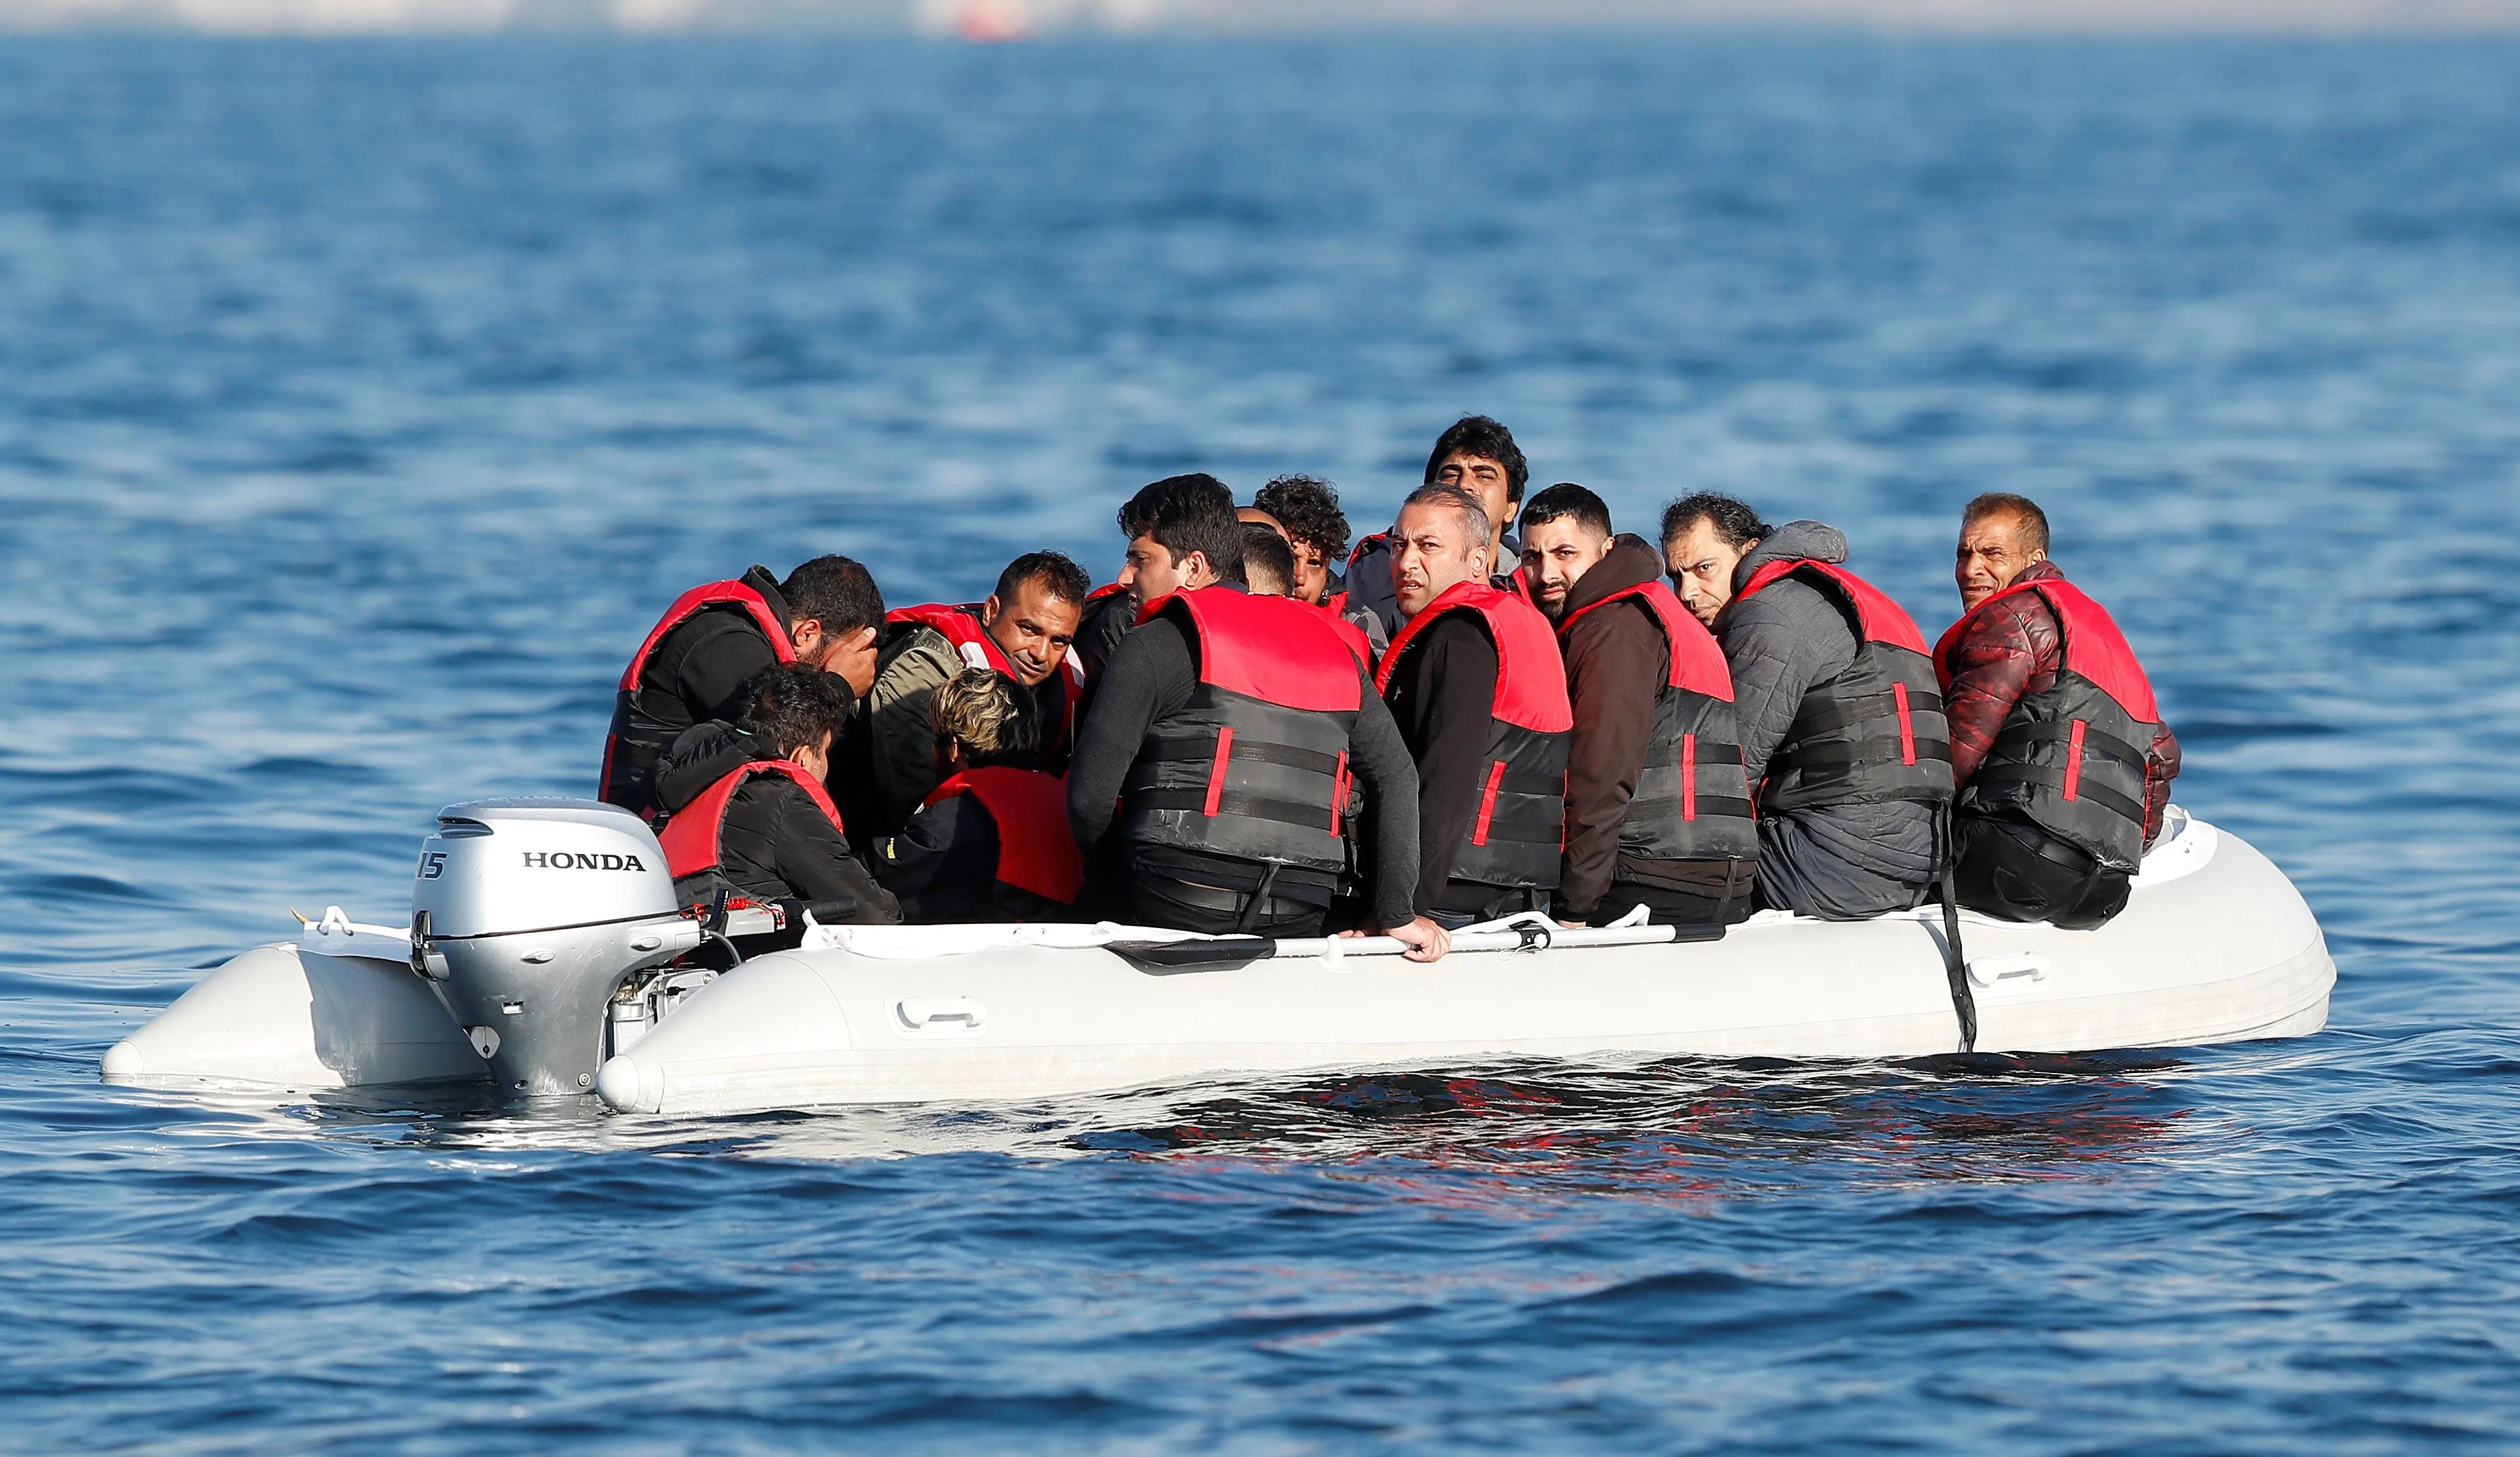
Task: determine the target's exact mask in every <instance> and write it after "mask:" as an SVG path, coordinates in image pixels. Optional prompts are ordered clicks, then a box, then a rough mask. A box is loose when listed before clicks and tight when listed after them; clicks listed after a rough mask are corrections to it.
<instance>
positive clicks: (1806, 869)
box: [1664, 498, 1952, 921]
mask: <svg viewBox="0 0 2520 1457" xmlns="http://www.w3.org/2000/svg"><path fill="white" fill-rule="evenodd" d="M1719 499H1721V498H1719ZM1733 504H1734V505H1738V503H1737V502H1735V503H1733ZM1686 506H1688V503H1687V502H1682V503H1676V505H1675V509H1674V512H1673V513H1672V515H1671V516H1669V517H1667V518H1666V519H1665V522H1664V532H1665V539H1666V540H1667V541H1676V542H1679V543H1682V544H1683V545H1682V549H1680V550H1678V551H1677V553H1676V554H1671V555H1670V556H1669V559H1670V560H1672V561H1674V562H1677V563H1679V564H1680V565H1682V566H1683V567H1684V568H1687V569H1688V571H1687V572H1686V573H1685V574H1686V575H1687V576H1688V582H1687V583H1686V585H1685V586H1684V591H1685V592H1687V591H1699V592H1702V593H1703V594H1704V596H1705V597H1707V598H1712V597H1714V596H1715V595H1716V594H1717V593H1719V592H1720V593H1721V594H1722V596H1721V601H1720V602H1719V603H1718V604H1717V606H1716V609H1715V612H1714V614H1713V615H1714V617H1715V623H1714V627H1715V637H1716V641H1717V642H1718V643H1720V644H1722V646H1723V648H1724V657H1725V660H1726V662H1727V663H1728V664H1729V665H1730V667H1731V668H1732V673H1733V716H1734V719H1735V722H1736V724H1737V725H1738V727H1739V729H1740V733H1741V756H1742V767H1743V769H1744V770H1745V771H1746V772H1747V773H1748V775H1749V779H1750V782H1751V783H1752V784H1755V785H1757V786H1758V787H1759V900H1760V903H1761V904H1763V905H1769V906H1778V907H1782V908H1784V909H1787V910H1791V911H1794V912H1796V913H1798V914H1801V915H1806V916H1818V917H1821V918H1823V919H1824V920H1832V921H1854V920H1861V919H1864V918H1866V917H1868V916H1875V915H1879V914H1881V913H1882V912H1884V911H1898V910H1906V909H1909V908H1911V907H1913V906H1915V905H1917V904H1919V903H1921V902H1922V901H1923V899H1924V898H1925V895H1926V894H1927V892H1928V891H1929V890H1930V889H1931V888H1933V886H1934V883H1935V881H1936V878H1937V877H1938V876H1939V875H1940V874H1941V871H1942V834H1941V832H1942V828H1943V818H1944V816H1945V814H1946V813H1947V812H1948V811H1949V808H1950V805H1951V800H1952V770H1951V747H1950V743H1949V734H1948V732H1947V730H1946V729H1945V728H1944V724H1943V701H1942V690H1941V686H1940V684H1939V683H1937V681H1936V680H1935V677H1934V664H1933V660H1932V659H1931V658H1930V657H1929V656H1928V654H1927V653H1926V650H1925V639H1924V635H1923V634H1922V633H1920V632H1918V631H1917V630H1916V624H1915V621H1914V619H1913V618H1911V617H1910V616H1909V615H1908V614H1907V612H1906V611H1905V610H1904V609H1902V608H1901V607H1900V606H1899V605H1898V604H1897V603H1896V602H1893V601H1892V600H1891V599H1890V598H1889V597H1888V596H1887V595H1886V594H1884V593H1883V592H1882V591H1881V590H1880V589H1879V588H1877V587H1874V586H1873V585H1872V584H1871V583H1869V582H1867V581H1866V580H1864V579H1863V578H1862V577H1860V576H1857V575H1856V574H1855V573H1854V572H1852V571H1849V570H1847V569H1846V567H1845V565H1844V564H1845V562H1846V538H1845V537H1844V536H1842V535H1840V534H1838V532H1837V531H1836V530H1835V529H1834V528H1832V527H1829V526H1825V525H1823V524H1820V523H1819V522H1788V523H1786V524H1784V525H1781V526H1778V527H1777V528H1776V529H1774V530H1772V531H1767V532H1764V533H1763V534H1762V535H1761V536H1759V537H1757V538H1754V539H1752V540H1751V542H1750V543H1749V545H1748V547H1747V548H1746V549H1743V548H1738V547H1735V546H1733V544H1732V543H1730V542H1729V541H1727V540H1725V539H1724V538H1725V537H1726V536H1727V534H1728V532H1727V530H1726V528H1725V526H1724V524H1722V523H1721V522H1718V521H1717V520H1715V515H1716V512H1717V511H1719V510H1721V509H1722V508H1697V509H1694V512H1693V514H1692V512H1691V511H1688V510H1682V509H1680V508H1682V507H1686ZM1744 514H1746V508H1744ZM1755 520H1756V518H1755V517H1753V518H1752V521H1753V522H1755ZM1710 542H1712V543H1713V544H1712V545H1711V546H1710V545H1709V543H1710ZM1690 543H1695V544H1696V545H1695V546H1694V547H1692V546H1690V545H1689V544H1690ZM1699 548H1704V549H1706V550H1707V551H1709V552H1711V554H1712V556H1711V560H1712V561H1713V562H1715V563H1717V564H1718V565H1719V566H1720V564H1721V563H1724V562H1728V561H1729V562H1730V563H1731V564H1732V569H1731V571H1730V573H1729V576H1726V575H1724V574H1722V573H1720V572H1718V571H1716V570H1715V569H1703V570H1701V569H1699V567H1698V563H1697V562H1696V561H1695V560H1692V559H1694V558H1696V557H1697V556H1698V549H1699ZM1692 610H1694V604H1692Z"/></svg>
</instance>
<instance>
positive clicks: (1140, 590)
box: [1076, 471, 1242, 715]
mask: <svg viewBox="0 0 2520 1457" xmlns="http://www.w3.org/2000/svg"><path fill="white" fill-rule="evenodd" d="M1219 491H1223V492H1224V493H1225V501H1226V512H1225V520H1224V522H1223V523H1221V524H1219V523H1210V524H1209V525H1208V526H1207V527H1206V528H1204V529H1205V535H1206V536H1208V537H1213V538H1214V539H1212V540H1210V539H1204V537H1203V538H1202V539H1200V540H1195V541H1194V540H1192V539H1191V538H1190V537H1189V536H1188V535H1185V534H1184V532H1185V530H1186V529H1187V527H1186V525H1185V523H1187V522H1189V521H1191V520H1193V518H1197V519H1199V520H1202V521H1203V520H1205V519H1206V518H1205V508H1204V507H1203V506H1202V505H1200V504H1199V503H1202V502H1206V501H1210V500H1212V499H1213V498H1214V496H1215V494H1216V493H1217V492H1219ZM1119 519H1120V534H1121V535H1122V536H1124V537H1126V538H1127V539H1128V543H1129V545H1128V550H1127V552H1126V554H1125V555H1124V556H1123V557H1122V558H1121V562H1120V575H1119V578H1118V579H1117V580H1116V581H1113V582H1112V583H1110V584H1109V585H1108V586H1102V587H1097V588H1095V589H1094V592H1093V594H1092V596H1091V597H1090V598H1089V599H1088V601H1087V603H1086V608H1085V617H1084V621H1083V623H1082V624H1081V625H1080V626H1079V627H1078V628H1077V635H1076V652H1077V656H1078V657H1080V658H1082V659H1084V660H1085V685H1086V696H1087V703H1086V704H1085V705H1083V706H1080V708H1079V712H1080V715H1081V713H1082V711H1083V709H1084V707H1088V706H1091V701H1092V697H1093V694H1094V693H1095V691H1096V690H1097V688H1098V687H1099V686H1100V680H1101V678H1102V668H1103V665H1104V664H1106V663H1108V662H1109V661H1110V660H1111V655H1112V654H1114V653H1116V652H1118V651H1119V649H1120V640H1121V639H1122V638H1124V637H1126V636H1128V633H1129V629H1130V628H1132V627H1134V626H1136V625H1137V622H1138V614H1139V613H1140V612H1141V611H1143V610H1145V608H1146V605H1147V604H1148V603H1149V602H1152V601H1154V600H1155V599H1156V598H1158V597H1162V596H1165V595H1167V594H1169V593H1171V592H1173V591H1174V590H1176V589H1177V588H1179V587H1180V586H1181V585H1182V584H1183V580H1184V578H1183V575H1182V573H1184V572H1185V571H1190V570H1193V567H1192V565H1191V564H1192V563H1193V560H1195V564H1196V566H1195V568H1194V570H1195V571H1196V572H1197V574H1198V584H1199V585H1200V586H1205V585H1207V584H1208V583H1210V582H1219V581H1224V580H1226V579H1227V577H1226V572H1227V571H1229V570H1230V571H1234V572H1239V571H1240V570H1241V569H1242V566H1241V563H1242V531H1241V521H1240V519H1239V517H1238V516H1237V514H1236V513H1235V510H1234V492H1233V490H1232V489H1231V488H1229V487H1228V486H1227V485H1226V483H1225V482H1224V481H1222V480H1219V479H1217V478H1215V477H1213V476H1210V475H1208V474H1207V473H1205V472H1204V471H1200V472H1193V473H1192V474H1191V475H1188V476H1167V477H1165V478H1163V479H1161V480H1158V481H1155V482H1153V483H1152V484H1150V485H1148V486H1146V487H1145V488H1144V489H1142V490H1140V491H1139V492H1138V493H1137V494H1136V495H1134V496H1131V497H1130V498H1129V499H1128V501H1127V502H1125V503H1124V504H1123V505H1122V506H1121V507H1120V513H1119ZM1158 522H1161V523H1164V524H1165V525H1164V530H1165V532H1166V533H1167V535H1168V538H1169V541H1168V542H1167V543H1158V542H1157V541H1156V540H1155V539H1154V534H1153V533H1154V528H1155V525H1156V524H1157V523H1158ZM1159 546H1160V547H1161V548H1162V549H1161V550H1158V547H1159ZM1174 546H1178V547H1179V548H1180V553H1181V554H1180V556H1179V557H1178V558H1176V557H1174V556H1173V555H1172V548H1173V547H1174ZM1219 563H1227V564H1230V566H1228V567H1226V568H1223V569H1220V568H1219V567H1218V565H1217V564H1219Z"/></svg>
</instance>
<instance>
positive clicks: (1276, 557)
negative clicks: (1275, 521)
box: [1242, 522, 1295, 597]
mask: <svg viewBox="0 0 2520 1457" xmlns="http://www.w3.org/2000/svg"><path fill="white" fill-rule="evenodd" d="M1254 577H1259V578H1262V579H1263V580H1254V579H1253V578H1254ZM1242 580H1243V582H1244V584H1246V585H1248V586H1249V587H1250V588H1251V589H1252V590H1254V591H1258V590H1260V588H1261V587H1262V586H1263V584H1264V581H1265V583H1266V584H1267V585H1269V586H1270V587H1271V588H1272V590H1271V591H1270V592H1269V594H1268V595H1270V596H1272V597H1286V596H1291V595H1292V594H1293V593H1294V590H1295V549H1294V548H1293V547H1291V546H1288V545H1287V544H1286V538H1285V537H1283V536H1281V535H1279V534H1278V528H1277V527H1275V526H1272V525H1270V524H1268V523H1266V522H1244V523H1243V524H1242Z"/></svg>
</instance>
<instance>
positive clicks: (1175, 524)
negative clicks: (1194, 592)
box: [1120, 474, 1242, 581]
mask: <svg viewBox="0 0 2520 1457" xmlns="http://www.w3.org/2000/svg"><path fill="white" fill-rule="evenodd" d="M1120 534H1121V535H1123V536H1126V537H1128V538H1129V539H1130V540H1132V541H1135V540H1137V539H1138V538H1139V537H1141V536H1152V537H1153V538H1155V545H1157V546H1160V547H1162V548H1163V549H1164V550H1165V552H1166V553H1168V554H1170V556H1171V557H1172V559H1173V565H1174V566H1175V567H1179V566H1180V565H1181V564H1182V561H1183V559H1184V558H1186V557H1188V556H1189V555H1190V554H1191V553H1193V552H1204V553H1206V554H1207V565H1208V566H1210V567H1212V568H1214V569H1216V574H1217V575H1218V576H1220V577H1222V578H1224V579H1225V580H1227V581H1240V580H1241V579H1242V523H1241V522H1240V521H1239V520H1238V519H1237V518H1236V516H1235V515H1234V492H1233V491H1232V490H1231V489H1229V488H1228V487H1227V486H1226V484H1225V482H1224V481H1222V480H1219V479H1217V478H1215V477H1213V476H1209V475H1205V474H1200V475H1194V476H1167V477H1165V478H1163V479H1161V480H1158V481H1156V482H1155V483H1154V484H1152V485H1149V486H1148V487H1147V488H1146V489H1145V490H1142V491H1140V492H1138V493H1137V494H1136V495H1134V496H1131V497H1130V498H1129V504H1128V505H1126V506H1123V507H1121V508H1120Z"/></svg>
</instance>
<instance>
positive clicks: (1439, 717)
mask: <svg viewBox="0 0 2520 1457" xmlns="http://www.w3.org/2000/svg"><path fill="white" fill-rule="evenodd" d="M1489 527H1490V521H1489V517H1488V512H1487V506H1486V504H1485V503H1484V502H1483V501H1481V500H1479V499H1477V498H1475V497H1472V496H1471V495H1469V494H1468V493H1466V492H1464V491H1462V490H1460V489H1458V488H1456V487H1454V486H1449V485H1428V486H1420V487H1419V488H1418V490H1417V491H1415V492H1413V493H1412V494H1411V495H1410V497H1409V499H1408V501H1407V502H1405V503H1404V504H1403V505H1402V506H1401V508H1400V519H1399V521H1398V522H1397V523H1396V524H1394V525H1393V526H1392V529H1391V533H1390V537H1389V540H1390V543H1391V560H1392V581H1393V584H1394V586H1395V587H1396V589H1397V592H1396V603H1397V606H1398V608H1399V611H1400V613H1401V627H1400V630H1399V632H1397V633H1395V634H1394V635H1393V636H1392V639H1391V648H1390V651H1388V652H1386V653H1384V654H1383V655H1382V664H1381V668H1380V671H1379V675H1378V680H1377V684H1376V686H1377V687H1379V688H1380V689H1381V691H1382V695H1383V698H1384V699H1385V700H1386V701H1387V702H1388V703H1389V704H1390V706H1391V716H1392V718H1393V719H1394V720H1395V721H1396V722H1397V723H1398V724H1399V726H1400V736H1401V738H1402V739H1403V740H1404V741H1405V742H1406V743H1407V745H1408V747H1409V752H1410V756H1411V757H1412V758H1413V759H1414V760H1415V761H1416V763H1417V766H1418V846H1419V847H1418V886H1417V892H1416V902H1415V903H1416V905H1417V909H1418V914H1420V915H1423V916H1426V917H1428V918H1430V919H1431V920H1433V921H1434V922H1435V923H1436V924H1437V925H1440V926H1444V927H1446V928H1448V929H1453V930H1458V929H1460V928H1461V927H1463V926H1467V925H1470V924H1472V923H1474V922H1479V921H1486V920H1492V919H1494V918H1496V917H1498V916H1502V915H1508V914H1510V913H1513V912H1516V911H1527V910H1545V909H1547V908H1548V905H1549V894H1550V891H1551V890H1552V889H1553V888H1554V887H1555V886H1556V884H1557V871H1558V864H1557V858H1558V846H1559V843H1560V842H1561V840H1562V839H1563V836H1564V833H1565V830H1564V823H1565V816H1566V797H1565V791H1566V739H1567V731H1568V730H1569V729H1570V728H1571V727H1572V726H1573V722H1572V713H1571V710H1570V708H1569V707H1568V705H1567V701H1566V674H1565V670H1564V668H1563V667H1562V666H1561V665H1560V663H1559V660H1558V657H1557V645H1556V643H1555V642H1554V641H1553V638H1552V634H1551V632H1550V629H1549V620H1548V619H1547V618H1546V617H1543V616H1542V615H1540V614H1539V613H1538V612H1537V611H1535V610H1534V609H1533V608H1532V607H1531V606H1530V605H1529V604H1528V603H1526V602H1524V601H1523V600H1522V599H1520V598H1518V597H1515V596H1513V595H1511V594H1509V593H1507V592H1503V591H1500V590H1498V588H1497V587H1496V586H1495V585H1493V584H1492V582H1491V581H1490V572H1491V570H1492V568H1493V559H1492V558H1491V557H1490V555H1489V551H1490V547H1489V537H1488V532H1489Z"/></svg>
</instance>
